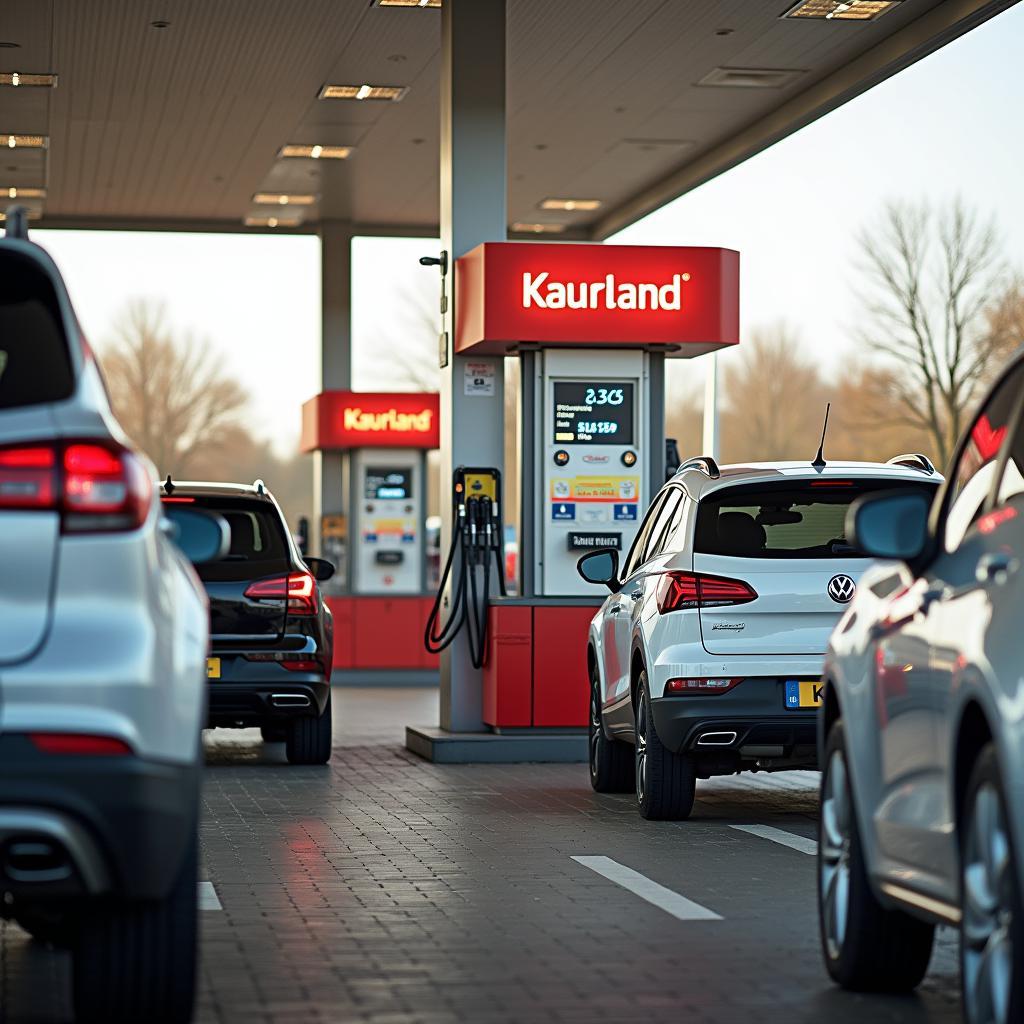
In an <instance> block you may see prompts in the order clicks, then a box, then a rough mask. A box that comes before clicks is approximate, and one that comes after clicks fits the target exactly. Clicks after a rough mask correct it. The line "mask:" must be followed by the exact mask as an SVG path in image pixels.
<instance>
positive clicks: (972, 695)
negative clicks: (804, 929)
mask: <svg viewBox="0 0 1024 1024" xmlns="http://www.w3.org/2000/svg"><path fill="white" fill-rule="evenodd" d="M1022 405H1024V353H1022V354H1019V355H1018V356H1017V358H1016V359H1015V360H1014V361H1013V362H1012V364H1011V365H1010V366H1009V367H1008V368H1007V369H1006V370H1005V371H1004V372H1003V374H1002V375H1001V376H1000V378H999V379H998V381H997V382H996V383H995V385H994V386H993V388H992V390H991V392H990V393H989V395H988V397H987V398H986V399H985V401H984V402H983V403H982V406H981V408H980V410H979V411H978V412H977V413H976V414H975V415H974V417H973V419H972V421H971V424H970V427H969V428H968V429H967V431H966V432H965V434H964V436H963V437H962V439H961V440H960V443H959V446H958V447H957V449H956V453H955V455H954V458H953V462H952V467H951V472H950V473H949V477H948V480H947V482H946V484H945V485H944V486H943V488H942V489H941V490H940V491H939V493H938V495H937V496H936V498H935V500H934V502H933V503H931V504H929V503H928V502H926V500H925V498H924V497H923V496H922V495H921V494H920V493H914V494H911V493H906V494H900V493H889V494H884V495H877V496H872V497H869V498H864V499H862V500H861V501H860V502H858V503H857V504H856V505H854V507H853V508H852V509H851V511H850V524H849V526H850V528H851V529H850V530H849V531H848V532H850V533H851V535H852V538H853V540H854V542H855V543H856V544H857V545H858V546H859V547H860V548H861V549H862V550H865V551H867V552H869V553H872V554H874V555H876V556H877V557H879V558H883V559H890V560H892V561H887V562H884V563H882V564H878V565H876V567H874V568H873V569H872V570H871V571H870V572H869V573H867V574H865V576H864V577H863V578H862V580H861V585H860V588H859V590H858V593H857V596H856V598H855V599H854V600H853V602H852V603H851V604H850V606H849V609H848V610H847V612H846V614H845V615H844V616H843V618H842V620H841V621H840V623H839V625H838V627H837V628H836V631H835V633H834V634H833V636H832V639H831V642H830V645H829V650H828V654H827V657H826V663H825V680H826V688H825V702H824V705H823V708H822V711H821V715H820V720H819V746H820V751H821V753H820V760H821V764H822V765H823V774H822V791H821V792H822V800H821V828H820V844H819V859H818V896H819V907H820V920H821V940H822V948H823V953H824V958H825V963H826V965H827V968H828V971H829V973H830V974H831V976H832V977H833V979H835V981H837V982H838V983H839V984H840V985H842V986H844V987H846V988H853V989H874V990H889V991H892V990H907V989H911V988H913V987H914V986H915V985H917V983H918V982H919V981H920V980H921V978H922V977H923V975H924V973H925V971H926V970H927V967H928V961H929V958H930V956H931V949H932V940H933V933H934V929H935V925H937V924H946V925H952V926H954V927H958V928H959V930H960V937H961V938H960V947H961V969H962V976H963V994H964V1008H965V1017H966V1019H967V1021H968V1022H969V1024H988V1022H996V1024H1008V1022H1011V1021H1021V1020H1024V914H1022V907H1021V884H1022V882H1024V671H1022V668H1024V636H1022V631H1021V626H1022V616H1024V573H1022V572H1021V571H1020V569H1021V563H1020V559H1021V557H1022V552H1024V421H1022Z"/></svg>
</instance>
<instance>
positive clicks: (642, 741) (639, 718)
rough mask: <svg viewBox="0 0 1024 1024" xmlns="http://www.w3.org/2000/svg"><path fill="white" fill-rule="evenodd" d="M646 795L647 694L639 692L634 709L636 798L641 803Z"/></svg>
mask: <svg viewBox="0 0 1024 1024" xmlns="http://www.w3.org/2000/svg"><path fill="white" fill-rule="evenodd" d="M646 793H647V694H646V693H644V692H643V691H641V692H640V700H639V701H638V703H637V709H636V798H637V800H638V801H639V802H640V803H643V800H644V796H645V795H646Z"/></svg>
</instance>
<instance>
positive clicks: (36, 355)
mask: <svg viewBox="0 0 1024 1024" xmlns="http://www.w3.org/2000/svg"><path fill="white" fill-rule="evenodd" d="M74 386H75V380H74V371H73V369H72V366H71V357H70V355H69V353H68V346H67V341H66V339H65V337H64V328H63V323H62V320H61V316H60V308H59V306H58V304H57V294H56V292H55V291H54V288H53V284H52V283H51V281H50V279H49V278H48V277H47V276H46V274H45V273H43V272H42V271H41V270H40V269H39V268H38V267H37V266H36V265H35V263H34V262H33V261H32V260H30V259H28V258H27V257H25V256H24V255H22V254H21V253H17V252H11V251H10V250H6V251H5V250H0V409H17V408H20V407H24V406H29V405H43V404H45V403H47V402H59V401H63V400H64V399H66V398H70V397H71V394H72V392H73V391H74Z"/></svg>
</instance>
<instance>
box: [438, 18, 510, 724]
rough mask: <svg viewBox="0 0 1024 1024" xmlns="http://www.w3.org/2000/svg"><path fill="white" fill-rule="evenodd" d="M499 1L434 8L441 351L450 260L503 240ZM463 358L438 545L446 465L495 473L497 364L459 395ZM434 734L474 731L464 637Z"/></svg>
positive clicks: (445, 676)
mask: <svg viewBox="0 0 1024 1024" xmlns="http://www.w3.org/2000/svg"><path fill="white" fill-rule="evenodd" d="M505 4H506V0H445V2H444V4H443V5H442V8H441V245H442V247H443V248H444V249H445V250H447V252H448V258H449V265H448V278H447V281H446V289H445V290H446V292H447V294H448V296H449V301H448V312H447V313H446V314H445V317H444V326H445V330H446V331H447V333H448V348H449V353H451V347H452V339H453V338H454V337H455V323H454V310H455V308H456V306H457V305H458V303H457V296H455V295H454V287H453V284H454V273H453V270H452V266H453V263H454V261H455V260H456V259H457V258H458V257H459V256H463V255H465V253H467V252H469V250H470V249H473V248H475V247H476V246H477V245H479V244H480V243H481V242H494V241H504V239H505V237H506V228H507V215H506V169H505V168H506V157H505V150H506V142H505V26H506V10H505ZM467 361H468V360H466V359H465V358H464V357H462V356H456V355H452V354H450V355H449V360H448V366H447V367H446V368H445V369H444V370H443V371H442V374H441V494H442V500H441V509H442V531H443V532H442V538H443V543H444V544H447V543H448V539H449V537H450V536H451V521H450V519H451V502H450V486H451V475H452V469H453V467H455V466H460V465H464V466H495V467H497V468H498V469H499V470H501V469H502V468H503V466H502V463H503V457H504V438H505V429H504V428H505V424H504V400H503V391H504V387H503V379H502V368H503V363H502V360H501V358H500V357H499V358H491V359H484V360H481V359H480V358H479V357H474V359H473V361H474V362H481V361H482V362H489V363H491V364H493V367H494V375H493V378H492V379H493V380H494V382H495V385H494V390H493V393H492V394H489V395H486V396H481V395H474V394H471V395H467V394H466V393H465V390H464V381H465V368H466V363H467ZM441 727H442V728H444V729H449V730H451V731H453V732H479V731H483V729H484V724H483V711H482V681H481V672H480V670H479V669H474V668H473V665H472V663H471V661H470V657H469V649H468V647H467V645H466V636H465V632H463V633H462V634H460V635H459V636H458V637H457V638H456V639H455V642H454V643H453V644H452V645H451V646H450V647H449V648H448V649H447V650H446V651H445V652H444V653H443V654H442V656H441Z"/></svg>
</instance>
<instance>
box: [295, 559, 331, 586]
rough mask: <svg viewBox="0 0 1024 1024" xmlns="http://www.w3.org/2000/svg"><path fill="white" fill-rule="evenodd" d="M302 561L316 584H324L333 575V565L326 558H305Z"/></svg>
mask: <svg viewBox="0 0 1024 1024" xmlns="http://www.w3.org/2000/svg"><path fill="white" fill-rule="evenodd" d="M303 561H304V562H305V563H306V568H308V569H309V571H310V572H311V573H312V574H313V578H314V579H315V580H316V581H317V582H318V583H326V582H327V580H329V579H330V578H331V577H332V576H333V575H334V563H333V562H328V561H327V559H326V558H306V559H303Z"/></svg>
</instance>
